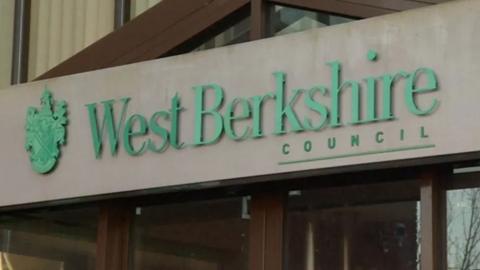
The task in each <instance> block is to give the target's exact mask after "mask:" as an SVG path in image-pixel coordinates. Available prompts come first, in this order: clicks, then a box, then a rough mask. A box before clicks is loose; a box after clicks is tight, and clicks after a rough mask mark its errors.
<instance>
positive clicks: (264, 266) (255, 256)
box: [249, 194, 285, 270]
mask: <svg viewBox="0 0 480 270" xmlns="http://www.w3.org/2000/svg"><path fill="white" fill-rule="evenodd" d="M250 213H251V214H250V215H251V219H250V249H249V252H250V256H249V270H282V268H283V230H284V218H285V217H284V216H285V196H284V194H258V195H253V196H252V201H251V208H250Z"/></svg>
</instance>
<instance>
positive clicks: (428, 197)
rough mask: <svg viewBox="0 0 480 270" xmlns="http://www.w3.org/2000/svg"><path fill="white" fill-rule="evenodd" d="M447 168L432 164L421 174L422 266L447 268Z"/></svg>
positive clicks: (432, 269) (433, 269)
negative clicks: (432, 165)
mask: <svg viewBox="0 0 480 270" xmlns="http://www.w3.org/2000/svg"><path fill="white" fill-rule="evenodd" d="M451 173H452V171H451V170H450V169H449V168H438V167H431V168H429V169H426V170H425V171H424V172H423V173H422V174H421V176H420V204H421V206H420V213H421V215H420V228H421V230H420V239H421V245H420V248H421V253H420V254H421V255H420V263H421V267H420V268H421V269H422V270H446V239H447V235H446V234H447V231H446V215H447V209H446V190H445V183H446V182H447V181H448V179H449V178H450V177H451Z"/></svg>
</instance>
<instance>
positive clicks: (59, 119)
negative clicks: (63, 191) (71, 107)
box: [25, 88, 68, 173]
mask: <svg viewBox="0 0 480 270" xmlns="http://www.w3.org/2000/svg"><path fill="white" fill-rule="evenodd" d="M40 101H41V102H40V104H41V108H39V109H37V108H34V107H29V108H28V110H27V124H26V127H25V129H26V132H27V134H26V138H25V149H26V150H27V151H28V152H30V162H31V163H32V168H33V170H34V171H36V172H38V173H47V172H49V171H51V170H52V169H53V168H54V167H55V165H56V163H57V159H58V157H59V156H60V145H64V144H65V142H66V141H65V137H66V130H65V125H66V124H67V121H68V119H67V103H66V102H65V101H63V100H62V101H59V102H54V100H53V97H52V93H51V92H50V91H49V90H48V89H47V88H45V91H44V92H43V94H42V98H41V99H40ZM54 106H55V110H53V107H54Z"/></svg>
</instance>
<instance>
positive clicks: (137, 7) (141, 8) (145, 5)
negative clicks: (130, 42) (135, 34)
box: [130, 0, 162, 19]
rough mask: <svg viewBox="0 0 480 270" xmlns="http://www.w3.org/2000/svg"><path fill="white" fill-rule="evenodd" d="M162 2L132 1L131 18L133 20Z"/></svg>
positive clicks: (160, 0)
mask: <svg viewBox="0 0 480 270" xmlns="http://www.w3.org/2000/svg"><path fill="white" fill-rule="evenodd" d="M160 2H162V0H131V2H130V18H131V19H133V18H135V17H137V16H138V15H140V14H142V13H143V12H145V11H146V10H147V9H149V8H151V7H153V6H155V5H156V4H158V3H160Z"/></svg>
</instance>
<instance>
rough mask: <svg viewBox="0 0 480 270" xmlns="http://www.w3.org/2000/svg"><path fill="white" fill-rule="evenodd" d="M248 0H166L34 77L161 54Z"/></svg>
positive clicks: (120, 63)
mask: <svg viewBox="0 0 480 270" xmlns="http://www.w3.org/2000/svg"><path fill="white" fill-rule="evenodd" d="M249 2H250V1H249V0H164V1H162V2H160V3H159V4H157V5H156V6H154V7H152V8H150V9H149V10H147V11H145V12H144V13H143V14H141V15H140V16H138V17H136V18H135V19H133V20H132V21H130V22H129V23H127V24H125V25H124V26H123V27H121V28H120V29H118V30H116V31H114V32H112V33H110V34H108V35H106V36H105V37H103V38H102V39H100V40H98V41H97V42H95V43H93V44H92V45H90V46H88V47H87V48H85V49H83V50H82V51H80V52H78V53H77V54H75V55H73V56H72V57H70V58H68V59H67V60H65V61H64V62H62V63H60V64H59V65H57V66H55V67H54V68H52V69H50V70H49V71H47V72H46V73H44V74H42V75H41V76H39V77H37V78H36V79H35V80H42V79H47V78H53V77H59V76H65V75H70V74H75V73H80V72H85V71H91V70H97V69H102V68H108V67H114V66H119V65H125V64H130V63H135V62H140V61H146V60H151V59H155V58H159V57H162V56H164V55H166V54H167V53H168V52H169V51H171V50H173V49H174V48H176V47H178V46H180V45H181V44H183V43H184V42H186V41H188V40H190V39H192V38H193V37H195V36H196V35H198V34H200V33H202V32H204V31H205V30H207V29H208V28H209V27H211V26H213V25H215V23H217V22H218V21H221V20H223V19H225V18H226V17H228V16H229V15H231V14H233V13H235V12H236V11H238V10H240V9H242V8H244V7H246V6H247V5H248V4H249Z"/></svg>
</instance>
